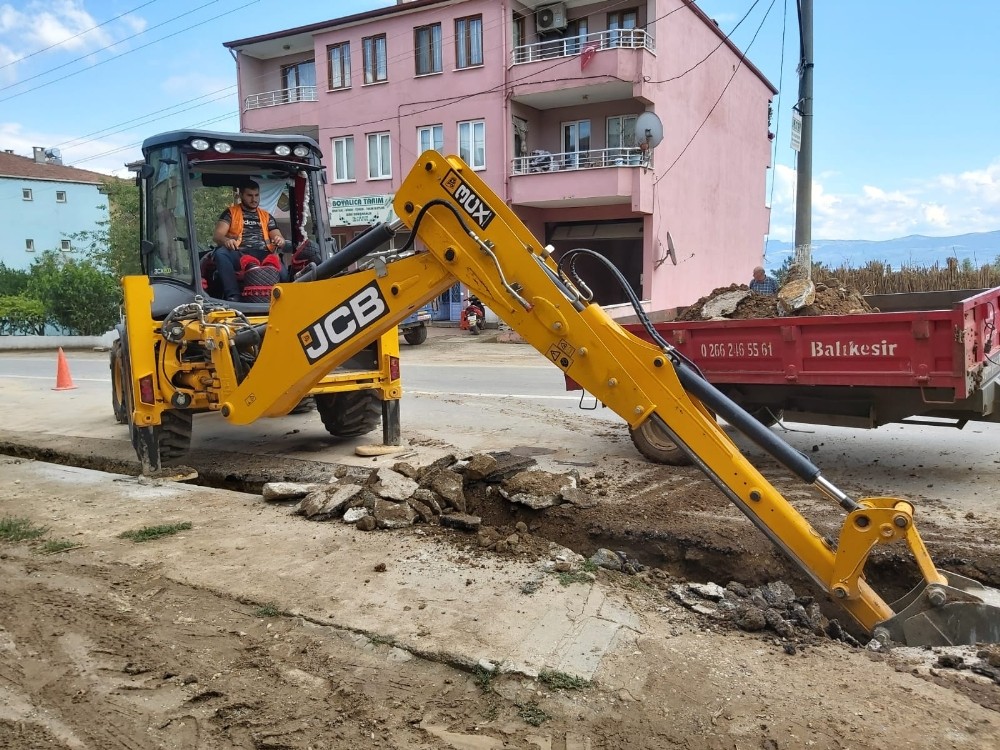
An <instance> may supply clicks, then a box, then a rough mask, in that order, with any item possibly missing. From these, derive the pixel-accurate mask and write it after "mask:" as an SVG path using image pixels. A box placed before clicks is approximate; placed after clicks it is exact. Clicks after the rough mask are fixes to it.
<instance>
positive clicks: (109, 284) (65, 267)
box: [27, 251, 121, 336]
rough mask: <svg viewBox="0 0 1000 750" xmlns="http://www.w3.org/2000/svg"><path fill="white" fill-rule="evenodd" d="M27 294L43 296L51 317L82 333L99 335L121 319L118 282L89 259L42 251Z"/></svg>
mask: <svg viewBox="0 0 1000 750" xmlns="http://www.w3.org/2000/svg"><path fill="white" fill-rule="evenodd" d="M27 296H29V297H33V298H34V299H36V300H39V301H40V302H41V303H42V304H43V305H44V307H45V310H46V312H47V313H48V317H49V319H50V320H51V321H52V322H53V323H56V324H57V325H60V326H62V327H63V328H66V329H69V330H70V331H72V332H74V333H77V334H79V335H82V336H99V335H100V334H102V333H106V332H108V331H110V330H111V329H112V328H114V326H115V324H116V323H117V322H118V319H119V314H118V309H119V305H120V304H121V289H120V287H119V286H118V282H117V281H115V279H114V278H113V277H112V276H110V275H109V274H107V273H105V272H103V271H101V270H100V269H99V268H98V267H97V266H96V265H94V263H92V262H90V261H88V260H73V259H69V260H64V259H63V258H62V257H60V256H59V254H58V253H56V252H53V251H49V252H47V253H44V254H42V255H41V256H40V257H39V258H38V259H37V260H36V261H35V262H34V263H33V264H32V266H31V278H30V280H29V282H28V289H27Z"/></svg>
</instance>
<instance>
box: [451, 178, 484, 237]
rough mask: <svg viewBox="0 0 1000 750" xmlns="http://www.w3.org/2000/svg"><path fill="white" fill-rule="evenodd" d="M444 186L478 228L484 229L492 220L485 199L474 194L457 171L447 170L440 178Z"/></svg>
mask: <svg viewBox="0 0 1000 750" xmlns="http://www.w3.org/2000/svg"><path fill="white" fill-rule="evenodd" d="M441 186H442V187H444V189H445V190H447V191H448V192H449V193H451V195H452V196H453V197H454V198H455V200H456V201H458V205H460V206H461V207H462V208H464V209H465V213H467V214H468V215H469V217H470V218H471V219H472V220H473V221H474V222H476V224H477V225H478V226H479V228H480V229H486V227H488V226H489V225H490V222H491V221H493V216H494V214H493V211H492V210H491V209H490V207H489V206H487V205H486V201H484V200H483V199H482V198H480V197H479V196H478V195H476V193H475V191H474V190H473V189H472V188H470V187H469V186H468V185H467V184H465V180H463V179H462V178H461V177H459V176H458V174H457V173H455V172H453V171H449V172H448V174H446V175H445V176H444V179H443V180H441Z"/></svg>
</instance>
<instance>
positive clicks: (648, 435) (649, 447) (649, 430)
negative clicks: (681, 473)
mask: <svg viewBox="0 0 1000 750" xmlns="http://www.w3.org/2000/svg"><path fill="white" fill-rule="evenodd" d="M628 434H629V436H630V437H631V438H632V442H633V443H634V444H635V447H636V448H638V449H639V452H640V453H641V454H642V455H644V456H645V457H646V458H648V459H649V460H650V461H653V462H654V463H658V464H668V465H670V466H690V465H691V458H690V457H689V456H688V454H687V453H685V452H684V451H683V450H682V449H681V448H680V446H678V445H677V443H675V442H674V441H673V440H671V439H670V437H669V436H668V435H667V434H666V433H664V432H663V430H661V429H660V427H659V425H658V424H657V423H656V420H654V419H647V420H646V421H645V422H643V423H642V424H641V425H639V426H638V427H636V428H635V429H632V428H631V427H630V428H629V431H628Z"/></svg>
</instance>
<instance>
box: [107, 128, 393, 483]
mask: <svg viewBox="0 0 1000 750" xmlns="http://www.w3.org/2000/svg"><path fill="white" fill-rule="evenodd" d="M142 152H143V157H144V158H143V161H142V162H141V163H139V164H137V165H134V167H133V168H134V170H135V171H136V184H137V185H138V187H139V191H140V238H139V252H140V262H141V267H142V270H143V274H144V275H142V276H132V277H126V278H125V279H123V287H124V290H125V306H124V319H123V320H122V322H121V323H120V324H119V326H118V332H119V338H118V340H117V341H116V342H115V344H114V345H113V347H112V351H111V372H112V405H113V408H114V412H115V417H116V419H117V420H118V421H119V422H120V423H122V424H127V425H129V428H130V430H131V436H132V443H133V446H134V447H135V450H136V452H137V455H138V456H139V458H140V460H141V461H142V463H143V467H144V469H152V470H156V469H159V468H161V464H162V463H163V462H170V461H174V460H177V459H179V458H180V457H181V456H183V455H184V453H186V452H187V449H188V447H189V445H190V441H191V429H192V418H193V416H194V415H195V414H197V413H202V412H213V411H220V412H221V411H223V403H224V401H225V392H226V391H227V390H230V389H232V388H234V387H235V386H236V385H238V383H239V382H240V381H241V380H242V379H243V377H245V375H246V373H247V371H248V370H249V368H250V367H251V366H252V363H253V360H254V358H255V356H256V352H257V351H259V345H260V341H259V340H255V339H254V335H253V334H252V333H250V332H252V331H257V330H264V329H265V328H266V325H267V321H268V317H269V313H270V308H271V303H272V298H271V297H272V293H275V288H276V287H275V284H276V283H277V282H279V281H289V280H291V279H293V278H294V277H295V276H296V275H300V274H301V273H303V272H304V271H307V270H308V269H309V268H313V267H315V266H316V265H318V264H320V263H322V262H324V261H325V260H329V259H330V258H331V257H332V256H333V255H334V253H335V251H336V250H337V248H336V244H335V242H334V240H333V238H332V236H331V233H330V230H329V221H328V220H327V210H326V197H325V191H324V181H325V179H324V178H325V174H324V168H323V164H322V158H321V157H322V154H321V151H320V149H319V146H318V145H317V144H316V142H315V141H313V140H312V139H311V138H308V137H306V136H301V135H287V134H283V135H274V134H261V133H214V132H209V131H201V130H182V131H173V132H168V133H162V134H160V135H157V136H153V137H151V138H149V139H147V140H146V141H145V142H144V143H143V146H142ZM249 181H252V183H253V184H256V185H257V186H259V188H260V194H261V202H260V207H261V208H262V209H264V210H265V211H266V212H267V213H268V214H269V215H270V216H271V217H273V218H274V220H275V221H276V223H277V225H278V229H279V230H280V232H281V235H282V237H283V238H284V239H285V243H286V244H285V246H284V247H283V248H281V249H280V252H276V253H273V254H271V255H269V256H268V258H267V260H268V261H273V266H270V265H269V268H268V269H266V270H270V269H271V268H273V271H271V273H272V274H273V275H272V276H270V277H268V275H267V274H266V273H260V272H259V271H260V270H265V269H262V268H261V267H260V264H257V263H254V262H251V263H249V264H245V267H244V268H241V270H240V273H239V274H238V276H239V279H238V281H239V284H240V291H241V296H240V298H239V299H235V300H234V299H229V300H227V299H226V295H225V294H224V293H223V291H224V290H223V288H222V285H221V283H220V278H219V274H218V268H217V264H216V262H215V261H216V257H215V251H216V247H215V244H214V241H213V233H214V230H215V227H216V223H217V222H218V221H219V218H220V215H221V214H222V212H223V211H224V210H225V209H226V208H227V207H229V206H231V205H232V204H234V203H237V202H238V201H239V196H238V190H239V188H240V187H241V186H243V185H246V184H248V182H249ZM265 234H266V233H265ZM242 259H243V260H248V259H249V258H248V256H243V258H242ZM254 277H256V278H254ZM262 280H263V283H262ZM192 319H196V320H199V321H200V323H199V325H201V329H202V330H201V333H199V334H198V335H196V336H193V337H192V338H179V337H177V336H172V335H171V331H176V330H178V326H181V325H182V324H183V323H184V321H187V320H192ZM213 326H214V328H213ZM222 327H226V328H227V329H228V330H229V331H230V332H231V333H234V334H235V333H236V332H238V331H243V332H244V334H243V339H241V343H240V346H239V347H238V348H233V351H232V354H231V356H232V361H233V362H234V363H235V369H234V370H233V372H232V374H231V376H230V377H229V378H227V377H225V376H223V374H222V373H219V372H218V368H217V367H216V366H213V364H212V361H213V356H212V352H213V348H214V347H216V346H218V345H219V344H220V343H221V342H220V341H219V340H218V338H217V337H215V336H213V335H212V332H213V331H215V332H218V331H219V330H221V328H222ZM258 338H259V337H258ZM227 345H229V346H233V342H231V341H229V342H228V343H227ZM398 353H399V343H398V337H397V333H396V332H395V331H392V332H390V333H387V334H385V335H384V336H381V337H379V338H377V339H375V340H373V341H371V342H369V344H368V345H367V346H366V347H364V349H362V350H361V351H359V352H358V353H357V354H356V355H355V356H353V357H352V358H351V359H350V360H348V361H346V362H343V363H340V364H339V366H338V367H337V368H335V369H334V370H332V371H330V372H328V373H327V374H326V375H325V376H324V377H322V378H321V379H319V380H318V382H316V383H315V385H314V387H313V388H312V389H311V390H309V392H308V393H307V394H305V395H304V397H303V398H300V399H295V400H294V401H291V402H289V403H284V402H283V403H282V405H280V406H277V407H275V408H274V409H273V410H271V412H270V413H269V414H268V416H281V415H283V414H287V413H289V412H298V411H311V409H312V407H313V405H315V408H316V409H317V410H318V411H319V414H320V417H321V418H322V420H323V423H324V425H325V426H326V428H327V430H328V432H330V434H331V435H333V436H334V437H338V438H351V437H357V436H359V435H362V434H365V433H367V432H369V431H371V430H373V429H375V428H376V427H377V426H378V424H379V422H380V421H381V422H382V426H383V438H384V440H385V441H386V442H393V441H398V435H399V432H400V430H399V410H398V399H399V395H400V388H399V364H398V356H399V354H398ZM227 381H228V382H227Z"/></svg>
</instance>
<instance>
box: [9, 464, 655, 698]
mask: <svg viewBox="0 0 1000 750" xmlns="http://www.w3.org/2000/svg"><path fill="white" fill-rule="evenodd" d="M0 466H2V468H0V498H2V499H0V516H2V515H18V516H24V515H25V508H26V507H32V510H31V512H30V513H29V514H28V515H29V516H30V517H31V518H32V520H33V521H35V522H36V523H39V524H42V525H45V526H48V527H49V528H50V529H51V534H52V535H53V536H55V537H61V538H67V539H71V540H73V541H79V542H80V543H82V544H85V545H87V547H89V548H94V549H96V550H98V551H99V553H100V554H101V555H102V556H106V557H108V558H109V559H114V560H118V561H121V562H124V563H126V564H128V565H135V566H153V565H155V566H160V568H161V569H162V572H163V574H164V575H165V576H167V577H169V578H171V579H173V580H176V581H179V582H182V583H185V584H188V585H192V586H198V587H201V588H205V589H209V590H212V591H215V592H218V593H223V594H225V595H227V596H232V597H234V598H236V599H239V600H244V601H252V602H259V603H274V604H275V606H277V608H278V609H280V610H282V611H285V612H289V613H292V614H296V615H301V616H302V617H304V618H306V619H308V620H310V621H312V622H316V623H320V624H324V625H333V626H336V627H339V628H343V629H347V630H351V631H355V632H359V633H363V634H366V635H371V636H378V637H379V638H381V639H390V640H391V641H392V642H393V643H394V644H395V645H396V646H398V647H400V648H402V649H405V650H407V651H410V652H413V653H416V654H419V655H421V656H424V657H427V658H432V659H436V660H445V661H447V662H449V663H453V664H460V665H464V666H466V667H468V668H475V666H476V665H477V664H479V663H480V662H481V661H482V660H484V659H485V660H487V661H489V662H492V663H493V664H497V665H499V666H500V668H501V669H502V670H504V671H509V672H517V673H523V674H525V675H529V676H536V675H537V674H538V672H540V671H541V670H544V669H548V670H557V671H561V672H565V673H567V674H572V675H576V676H578V677H582V678H584V679H588V680H589V679H592V678H593V677H594V675H595V674H596V673H597V671H598V670H599V669H600V668H601V666H602V663H603V662H604V660H605V659H606V658H607V657H608V655H609V654H613V653H615V652H618V651H622V652H623V653H625V652H627V651H628V650H629V649H630V647H631V646H632V645H634V643H635V640H636V638H637V637H638V636H639V635H640V634H641V633H642V632H643V630H644V626H643V624H642V621H641V618H640V617H639V615H638V614H637V613H636V612H635V611H633V609H632V608H631V607H630V606H629V605H628V604H627V603H626V602H625V601H624V600H623V599H621V598H620V597H618V596H617V595H616V594H614V593H613V592H611V591H609V590H608V589H605V588H603V587H601V586H599V585H596V584H581V583H575V584H572V585H569V586H563V585H560V583H559V580H558V578H557V577H556V576H553V575H544V574H542V573H541V569H540V567H539V566H538V565H535V564H530V563H528V562H524V561H519V560H512V559H510V558H499V557H492V556H482V557H479V556H478V555H477V554H475V553H471V554H470V553H467V552H463V551H462V550H460V549H458V548H456V547H455V546H454V545H453V544H450V543H447V542H445V541H443V540H441V539H439V538H437V537H436V536H435V535H434V532H433V531H432V530H426V531H425V530H421V529H414V530H413V531H408V532H389V533H386V532H359V531H357V530H356V529H354V528H353V527H351V526H349V525H346V524H343V523H340V522H333V523H316V522H309V521H306V520H304V519H302V518H301V517H300V516H297V515H292V514H291V511H290V509H289V508H288V507H283V506H277V505H273V504H268V503H265V502H264V501H263V500H262V499H261V498H259V497H256V496H252V495H246V494H242V493H235V492H229V491H225V490H215V489H207V488H204V487H197V486H190V485H184V484H177V483H171V482H165V483H162V484H148V483H140V482H139V480H137V479H134V478H131V477H123V476H118V475H114V474H107V473H104V472H97V471H90V470H87V469H80V468H76V467H67V466H56V465H53V464H46V463H41V462H36V461H28V460H23V459H11V458H0ZM26 495H30V496H32V497H47V498H49V502H47V503H44V504H38V503H32V504H30V505H29V504H26V503H24V502H23V498H24V497H25V496H26ZM184 521H188V522H190V523H191V524H192V525H193V528H192V529H191V530H190V531H186V532H183V533H180V534H177V535H174V536H170V537H166V538H163V539H159V540H157V541H156V542H155V543H152V544H148V543H147V544H133V543H132V542H128V541H124V540H121V539H119V538H118V534H120V533H121V532H123V531H127V530H130V529H137V528H141V527H144V526H150V525H157V524H167V523H178V522H184ZM94 529H98V530H99V531H93V530H94ZM446 533H448V532H446ZM382 565H384V566H385V571H384V572H375V571H376V566H379V568H381V566H382ZM539 577H541V581H542V582H541V586H540V587H539V588H538V589H537V590H536V591H535V592H534V593H533V594H525V593H523V592H522V584H523V583H524V582H525V581H527V580H531V579H538V578H539Z"/></svg>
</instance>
